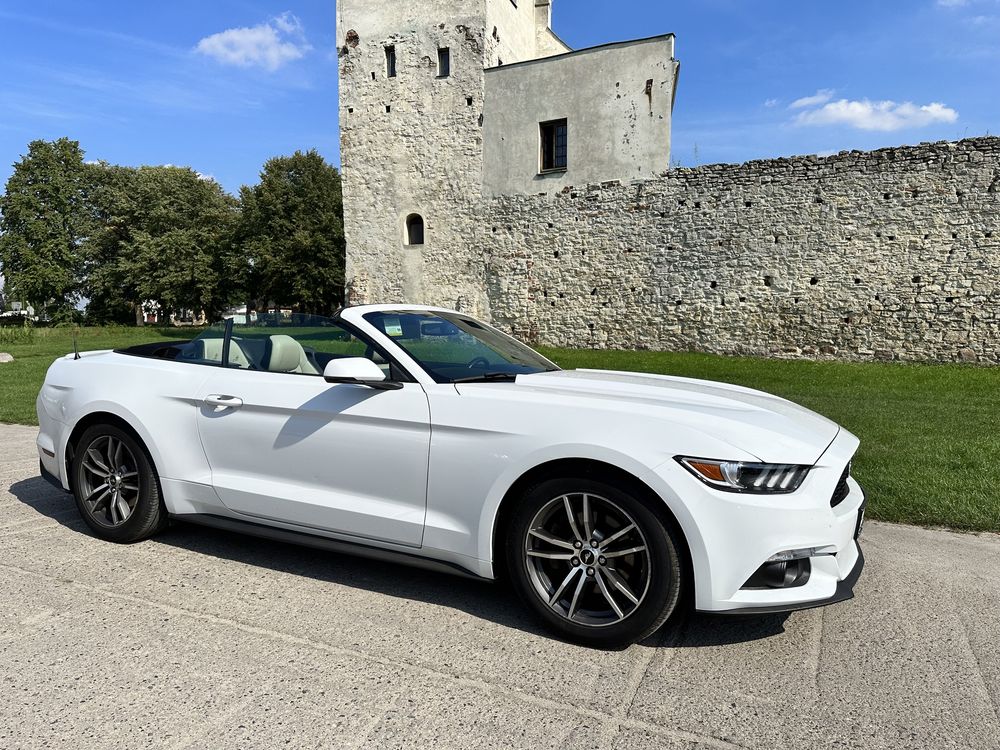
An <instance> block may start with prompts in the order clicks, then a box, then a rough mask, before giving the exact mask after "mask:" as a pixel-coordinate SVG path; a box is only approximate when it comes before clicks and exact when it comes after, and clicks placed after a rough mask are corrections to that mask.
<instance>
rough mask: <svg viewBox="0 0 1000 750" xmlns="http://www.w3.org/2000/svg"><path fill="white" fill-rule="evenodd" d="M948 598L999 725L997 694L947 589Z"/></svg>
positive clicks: (999, 711)
mask: <svg viewBox="0 0 1000 750" xmlns="http://www.w3.org/2000/svg"><path fill="white" fill-rule="evenodd" d="M948 598H949V599H950V600H951V602H952V610H953V611H954V612H956V613H957V614H956V617H957V619H958V620H959V622H961V623H962V640H963V641H964V642H965V647H966V649H968V651H969V655H970V656H971V657H972V663H973V664H974V665H975V671H976V675H977V676H978V677H979V682H980V684H981V685H982V688H983V692H984V693H986V697H987V698H988V699H989V705H990V707H991V708H992V709H993V721H994V722H995V723H996V724H998V725H1000V705H998V699H997V696H996V695H995V694H994V692H993V690H992V689H990V681H989V680H987V679H986V673H985V672H984V671H983V663H982V660H981V659H980V658H979V653H978V652H977V651H976V648H975V646H973V645H972V639H971V638H970V637H969V623H968V621H967V619H966V618H965V616H964V615H963V614H962V611H961V610H960V609H959V608H958V607H957V606H955V595H954V594H953V593H952V592H951V591H949V592H948Z"/></svg>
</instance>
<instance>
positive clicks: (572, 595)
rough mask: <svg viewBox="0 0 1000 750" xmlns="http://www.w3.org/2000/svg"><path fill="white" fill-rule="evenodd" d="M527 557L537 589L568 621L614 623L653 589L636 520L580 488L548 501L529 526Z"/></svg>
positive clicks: (621, 618)
mask: <svg viewBox="0 0 1000 750" xmlns="http://www.w3.org/2000/svg"><path fill="white" fill-rule="evenodd" d="M524 560H525V563H526V566H527V570H528V576H529V578H530V580H531V583H532V585H533V586H534V588H535V592H536V593H537V594H538V596H539V597H540V598H541V599H542V601H544V602H546V603H547V604H548V606H549V608H550V609H552V610H553V611H554V612H556V613H557V614H559V615H560V616H561V617H563V618H565V619H566V620H569V621H570V622H573V623H576V624H579V625H586V626H590V627H605V626H608V625H614V624H616V623H619V622H621V621H622V620H624V619H626V618H627V617H628V616H629V615H631V614H632V613H633V612H635V611H636V610H637V609H638V608H639V606H640V605H641V604H642V602H643V600H644V599H645V597H646V593H647V592H648V590H649V583H650V568H651V564H650V556H649V546H648V545H647V543H646V538H645V536H644V535H643V533H642V530H641V529H640V528H639V526H638V524H636V522H635V520H634V519H633V518H632V516H630V515H629V514H628V513H627V512H626V511H625V510H624V509H623V508H622V507H621V506H619V505H618V504H616V503H614V502H612V501H611V500H608V499H607V498H605V497H601V496H599V495H595V494H592V493H586V492H579V493H568V494H564V495H560V496H559V497H556V498H554V499H552V500H550V501H549V502H548V503H546V504H545V505H544V506H543V507H542V508H541V510H539V511H538V513H536V514H535V517H534V518H533V519H532V521H531V524H530V526H529V527H528V533H527V537H526V539H525V546H524Z"/></svg>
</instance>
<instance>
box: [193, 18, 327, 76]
mask: <svg viewBox="0 0 1000 750" xmlns="http://www.w3.org/2000/svg"><path fill="white" fill-rule="evenodd" d="M195 49H196V50H197V51H198V52H200V53H202V54H203V55H208V56H209V57H212V58H214V59H215V60H217V61H219V62H220V63H222V64H224V65H237V66H239V67H243V68H251V67H259V68H264V69H265V70H269V71H275V70H277V69H278V68H280V67H282V66H283V65H285V64H287V63H289V62H292V61H293V60H298V59H300V58H302V57H303V56H304V55H305V54H306V53H307V52H309V51H310V50H312V46H311V45H310V44H309V42H308V41H306V37H305V32H304V30H303V28H302V22H301V21H299V19H298V18H297V17H296V16H294V15H292V14H291V13H288V12H286V13H282V14H281V15H280V16H278V17H276V18H272V19H271V20H270V21H268V22H267V23H262V24H258V25H257V26H253V27H247V26H243V27H240V28H235V29H226V30H225V31H220V32H219V33H218V34H212V35H211V36H207V37H205V38H204V39H202V40H201V41H200V42H198V46H197V47H196V48H195Z"/></svg>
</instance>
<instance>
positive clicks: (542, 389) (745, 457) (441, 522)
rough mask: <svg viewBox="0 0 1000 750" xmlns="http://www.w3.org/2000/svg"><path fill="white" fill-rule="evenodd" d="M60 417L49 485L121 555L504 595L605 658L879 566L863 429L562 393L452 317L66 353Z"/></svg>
mask: <svg viewBox="0 0 1000 750" xmlns="http://www.w3.org/2000/svg"><path fill="white" fill-rule="evenodd" d="M37 407H38V419H39V424H40V431H39V435H38V451H39V456H40V459H41V471H42V474H43V475H44V476H45V477H46V478H48V479H49V480H50V481H52V482H54V483H55V484H57V485H58V486H60V487H61V488H62V489H64V490H67V491H71V492H72V493H73V495H74V496H75V498H76V505H77V507H78V508H79V511H80V513H81V515H82V516H83V519H84V520H85V521H86V523H87V524H88V525H89V526H90V528H91V529H93V531H94V533H95V534H97V535H98V536H99V537H101V538H103V539H107V540H109V541H113V542H122V543H129V542H136V541H139V540H141V539H145V538H147V537H149V536H151V535H153V534H155V533H156V532H157V531H159V530H161V529H163V528H164V526H165V525H166V524H167V523H168V522H169V520H170V519H175V520H178V521H188V522H192V523H199V524H204V525H208V526H212V527H216V528H221V529H229V530H237V531H242V532H246V533H249V534H255V535H259V536H263V537H267V538H271V539H278V540H283V541H291V542H297V543H301V544H305V545H308V546H311V547H314V548H319V549H327V550H336V551H346V552H353V553H355V554H360V555H364V556H369V557H378V558H387V559H393V560H398V561H402V562H406V563H409V564H413V565H418V566H422V567H425V568H431V569H436V570H448V571H451V572H454V573H460V574H462V575H468V576H474V577H477V578H483V579H494V578H501V577H502V578H505V579H506V580H508V581H509V582H510V584H511V585H512V586H513V588H514V589H515V590H516V591H517V593H518V594H519V595H520V597H521V598H522V599H523V600H524V602H525V604H526V606H527V607H528V608H529V609H530V610H532V611H533V612H534V613H535V614H536V615H537V616H538V617H540V618H541V620H543V621H544V622H545V623H547V624H548V625H549V626H550V627H552V628H554V629H555V630H556V631H557V632H558V633H559V634H561V635H562V636H563V637H565V638H568V639H572V640H575V641H578V642H581V643H586V644H589V645H594V646H603V647H616V646H622V645H624V644H628V643H631V642H634V641H636V640H640V639H642V638H644V637H646V636H648V635H650V634H651V633H653V632H654V631H655V630H656V629H657V628H659V627H660V626H661V625H662V624H663V623H664V622H666V621H667V620H668V619H669V618H670V617H671V615H672V614H673V613H674V612H675V611H677V610H678V608H679V606H682V607H685V608H690V607H691V606H693V607H694V608H695V609H697V610H701V611H705V612H715V613H742V614H746V613H762V612H782V611H790V610H795V609H804V608H807V607H814V606H819V605H824V604H830V603H833V602H838V601H842V600H844V599H848V598H850V597H851V596H852V590H853V586H854V584H855V582H856V580H857V578H858V575H859V574H860V572H861V568H862V565H863V558H862V555H861V551H860V548H859V547H858V544H857V538H858V535H859V534H860V533H861V526H862V522H863V519H864V508H865V497H864V493H863V492H862V490H861V487H860V486H858V484H857V482H855V480H854V479H853V478H852V477H851V458H852V456H853V455H854V453H855V451H856V450H857V448H858V440H857V438H856V437H854V435H852V434H851V433H849V432H848V431H847V430H845V429H842V428H841V427H838V426H837V425H836V424H834V423H833V422H831V421H829V420H827V419H825V418H823V417H821V416H819V415H818V414H815V413H813V412H811V411H808V410H807V409H804V408H802V407H800V406H797V405H795V404H793V403H791V402H789V401H786V400H784V399H781V398H777V397H775V396H771V395H768V394H766V393H761V392H759V391H754V390H750V389H748V388H741V387H737V386H733V385H726V384H723V383H715V382H708V381H703V380H693V379H689V378H679V377H667V376H662V375H647V374H638V373H628V372H608V371H599V370H568V371H567V370H561V369H560V368H559V367H557V366H556V365H555V364H554V363H552V362H550V361H549V360H548V359H546V358H545V357H543V356H541V355H540V354H538V353H536V352H535V351H533V350H531V349H530V348H528V347H527V346H525V345H524V344H521V343H520V342H518V341H516V340H515V339H513V338H511V337H510V336H508V335H507V334H505V333H503V332H501V331H499V330H497V329H496V328H493V327H491V326H489V325H487V324H485V323H483V322H480V321H478V320H476V319H474V318H472V317H470V316H468V315H465V314H462V313H458V312H454V311H451V310H444V309H440V308H433V307H423V306H416V305H369V306H359V307H348V308H345V309H343V310H341V311H340V312H339V313H338V314H336V315H335V316H334V317H332V318H318V317H313V316H300V315H291V316H288V315H261V316H259V317H258V318H257V319H256V320H253V319H251V320H249V321H248V322H247V323H246V324H240V323H235V322H234V321H232V320H229V321H226V322H225V323H224V324H221V325H218V326H214V327H211V328H208V329H205V330H203V331H202V332H201V334H200V335H198V336H197V338H195V339H193V340H191V341H186V342H180V341H177V342H168V343H153V344H146V345H141V346H134V347H132V348H129V349H121V350H115V351H100V352H86V353H84V354H82V355H81V354H69V355H66V356H65V357H63V358H61V359H58V360H56V362H55V363H54V364H53V365H52V366H51V367H50V368H49V371H48V374H47V375H46V378H45V383H44V385H43V386H42V390H41V392H40V393H39V395H38V404H37Z"/></svg>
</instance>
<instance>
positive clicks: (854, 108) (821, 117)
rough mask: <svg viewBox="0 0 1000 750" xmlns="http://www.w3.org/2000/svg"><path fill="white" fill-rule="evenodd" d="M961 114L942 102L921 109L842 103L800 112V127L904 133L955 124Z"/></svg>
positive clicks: (904, 105) (908, 105) (892, 104)
mask: <svg viewBox="0 0 1000 750" xmlns="http://www.w3.org/2000/svg"><path fill="white" fill-rule="evenodd" d="M957 119H958V112H956V111H955V110H954V109H952V108H951V107H946V106H945V105H943V104H940V103H938V102H932V103H931V104H924V105H922V106H918V105H916V104H913V103H912V102H902V103H901V104H897V103H896V102H892V101H882V102H873V101H870V100H868V99H862V100H860V101H850V100H847V99H840V100H838V101H835V102H827V103H826V104H824V105H823V106H822V107H819V108H817V109H810V110H806V111H804V112H800V113H799V114H798V115H797V116H796V118H795V123H796V124H798V125H846V126H848V127H851V128H857V129H858V130H881V131H891V130H902V129H903V128H922V127H925V126H927V125H933V124H935V123H941V122H955V121H956V120H957Z"/></svg>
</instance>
